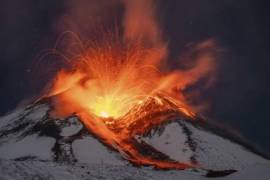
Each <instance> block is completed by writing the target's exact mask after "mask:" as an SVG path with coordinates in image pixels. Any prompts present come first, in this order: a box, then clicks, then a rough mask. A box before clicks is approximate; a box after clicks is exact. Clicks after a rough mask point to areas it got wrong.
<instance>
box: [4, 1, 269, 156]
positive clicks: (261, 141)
mask: <svg viewBox="0 0 270 180" xmlns="http://www.w3.org/2000/svg"><path fill="white" fill-rule="evenodd" d="M65 2H66V1H64V0H58V1H55V0H46V1H44V0H25V1H22V0H1V1H0V25H1V28H0V84H1V88H0V95H1V101H0V114H1V115H3V114H5V113H6V112H8V111H10V110H12V109H14V108H15V107H16V105H17V104H18V103H19V102H20V101H21V100H22V99H25V98H29V97H31V96H32V95H33V94H36V93H38V92H39V91H40V89H42V87H43V85H44V84H45V83H46V80H47V79H48V78H47V79H46V78H44V75H43V77H41V78H40V79H39V76H35V74H34V73H33V72H31V71H29V69H31V68H32V67H33V61H34V60H35V59H36V56H37V55H38V54H39V53H40V52H41V51H42V50H44V49H46V48H50V47H52V46H53V45H54V42H55V41H56V39H57V37H58V36H59V32H57V31H55V24H56V22H57V21H59V19H60V17H62V16H63V15H64V14H65V13H66V6H65ZM160 9H161V12H160V13H159V15H160V16H162V22H163V29H164V31H165V33H166V36H167V37H168V39H169V42H170V48H171V50H172V54H174V53H175V54H176V53H177V54H179V51H180V52H181V49H183V47H185V45H186V44H188V43H190V42H199V41H202V40H205V39H208V38H212V37H214V38H215V39H217V40H218V43H219V44H220V45H221V46H222V48H224V49H225V53H224V55H223V57H221V58H220V59H219V60H218V63H219V71H218V75H217V76H218V77H217V79H218V81H217V82H216V84H215V85H214V87H213V88H212V89H211V90H209V91H206V92H204V95H203V97H202V98H207V99H210V100H211V102H212V103H211V108H210V109H209V110H208V111H207V112H206V114H207V116H208V117H210V119H212V120H214V121H217V122H221V123H222V124H225V125H229V126H231V127H233V128H235V129H237V130H238V131H239V132H240V133H241V134H243V135H244V136H245V137H246V138H247V139H248V140H250V141H251V142H253V143H255V144H257V145H258V146H260V147H261V148H262V149H263V150H264V151H265V152H268V153H269V152H270V140H269V138H270V132H269V126H270V119H269V108H270V105H269V103H270V95H269V92H270V83H269V77H270V71H269V70H268V68H269V65H270V59H269V57H270V48H269V44H268V41H267V40H268V39H269V38H268V36H269V32H270V31H269V30H270V28H269V27H270V20H269V18H270V15H269V14H268V12H270V11H269V9H267V4H266V3H265V4H264V3H263V1H256V0H253V1H251V0H238V1H235V0H219V1H216V0H204V1H202V0H165V1H162V3H161V6H160ZM38 68H41V67H40V66H39V67H38ZM35 71H39V69H35ZM33 79H35V80H33ZM37 79H39V81H37ZM33 81H35V82H33Z"/></svg>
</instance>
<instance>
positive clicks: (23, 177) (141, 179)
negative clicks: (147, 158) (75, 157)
mask: <svg viewBox="0 0 270 180" xmlns="http://www.w3.org/2000/svg"><path fill="white" fill-rule="evenodd" d="M269 170H270V166H269V165H266V164H257V165H255V166H251V167H248V168H246V169H245V170H243V171H240V172H237V173H234V174H232V175H229V176H226V177H219V178H207V177H205V174H204V172H203V171H198V172H197V171H193V170H183V171H176V170H169V171H162V170H154V169H152V168H149V167H143V168H137V167H133V166H128V165H127V166H117V165H110V164H83V163H76V164H63V163H61V164H59V163H54V162H42V161H10V160H9V161H3V160H0V174H1V177H0V179H1V180H18V179H20V180H28V179H44V180H45V179H46V180H74V179H80V180H89V179H91V180H111V179H114V180H127V179H128V180H164V179H166V180H180V179H183V180H204V179H213V180H242V179H244V180H254V179H258V180H269V179H270V173H269V172H270V171H269Z"/></svg>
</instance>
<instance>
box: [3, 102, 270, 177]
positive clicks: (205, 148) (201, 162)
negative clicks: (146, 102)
mask: <svg viewBox="0 0 270 180" xmlns="http://www.w3.org/2000/svg"><path fill="white" fill-rule="evenodd" d="M49 111H50V106H49V105H48V103H39V104H36V105H33V106H28V107H26V108H25V109H18V110H16V111H14V112H12V113H10V114H8V115H7V116H4V117H1V118H0V174H1V177H0V179H33V178H38V179H57V180H59V179H65V180H66V179H67V180H69V179H142V180H144V179H158V180H159V179H172V180H173V179H185V180H189V179H194V180H196V179H206V178H208V177H219V178H220V179H225V180H227V179H232V180H235V179H246V175H248V178H251V179H252V178H253V179H254V177H257V178H259V179H262V180H268V179H270V173H268V172H269V170H270V164H269V160H266V159H264V158H263V157H261V156H260V155H258V154H256V153H253V152H251V151H249V150H248V149H246V148H244V147H243V146H242V145H241V144H238V143H236V142H234V141H231V140H230V139H229V138H227V137H226V136H220V135H218V134H217V133H215V132H213V131H212V130H211V129H206V128H204V127H202V126H200V124H195V123H192V122H189V121H186V120H182V119H178V120H173V121H170V122H169V123H166V124H162V125H160V126H158V127H156V128H153V129H152V130H150V131H149V132H148V133H146V134H144V135H143V136H142V135H136V136H135V137H134V140H136V141H137V142H138V143H139V144H147V145H149V147H151V148H152V149H153V150H156V151H157V152H160V153H162V154H164V155H165V156H167V157H169V158H170V159H171V160H174V161H178V162H186V163H190V164H196V165H198V167H200V168H196V169H187V170H183V171H176V170H170V171H158V170H154V169H152V167H143V168H138V167H134V166H133V165H132V164H130V163H129V162H128V161H126V160H125V159H124V158H123V157H122V156H124V155H123V154H121V153H119V152H116V151H113V150H111V149H109V148H108V147H107V146H105V145H103V144H102V143H101V142H100V141H99V140H98V139H96V138H95V137H93V136H92V135H91V134H90V133H89V132H88V131H87V130H86V129H85V128H84V126H83V124H82V123H81V122H80V120H79V119H78V118H77V117H76V116H74V115H70V116H69V117H67V118H65V119H52V118H51V117H49V115H48V112H49ZM223 176H224V177H223ZM221 177H222V178H221Z"/></svg>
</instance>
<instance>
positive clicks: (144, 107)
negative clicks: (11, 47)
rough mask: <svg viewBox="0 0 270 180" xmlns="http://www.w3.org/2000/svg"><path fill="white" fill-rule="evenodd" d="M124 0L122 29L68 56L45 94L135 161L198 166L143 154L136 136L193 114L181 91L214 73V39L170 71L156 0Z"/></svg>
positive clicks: (161, 165) (63, 113)
mask: <svg viewBox="0 0 270 180" xmlns="http://www.w3.org/2000/svg"><path fill="white" fill-rule="evenodd" d="M123 2H124V3H125V6H126V14H125V18H124V22H123V26H124V32H123V34H122V35H119V34H117V35H115V36H114V35H111V34H109V35H108V34H104V36H102V37H100V39H98V40H97V39H95V40H92V41H91V40H90V43H89V42H88V43H89V44H90V45H89V44H88V45H87V46H86V47H84V50H83V52H81V53H80V54H78V55H77V56H76V57H74V58H73V59H71V60H70V66H71V68H70V69H69V70H67V69H65V70H64V69H63V70H61V71H59V72H58V73H57V75H56V77H55V78H54V80H53V82H52V87H51V89H50V90H49V94H48V95H47V96H50V97H54V98H53V100H54V102H53V103H54V111H53V112H52V115H54V116H68V115H70V114H74V113H75V114H76V115H77V116H78V117H79V118H80V119H81V121H82V122H83V123H84V125H85V127H87V128H88V129H89V131H91V133H93V134H95V135H96V136H97V137H98V138H99V139H100V140H101V141H103V142H104V143H105V144H107V145H108V146H110V147H112V148H113V149H115V150H117V151H119V152H120V153H121V154H122V156H123V157H124V158H126V159H128V160H129V161H130V162H132V163H135V164H138V165H152V166H155V167H157V168H177V169H183V168H190V167H194V166H196V165H194V164H185V163H181V162H174V161H170V160H158V159H155V158H153V157H151V156H150V155H143V153H142V152H141V151H140V148H139V147H138V145H136V143H135V139H134V136H135V135H142V134H144V133H145V132H148V131H149V130H150V129H151V128H154V127H155V126H158V125H159V124H161V123H164V122H166V121H169V120H170V119H172V118H175V117H185V118H188V119H194V117H195V113H194V112H193V111H192V107H191V106H190V105H188V103H187V101H186V99H185V96H184V93H183V91H184V90H185V89H186V87H188V86H190V85H192V84H195V83H196V82H197V81H198V80H199V79H200V78H203V77H206V76H208V75H212V73H213V72H214V69H215V68H214V67H215V64H214V61H213V57H212V54H211V53H209V51H207V50H208V49H209V48H211V47H212V46H213V41H211V40H210V41H206V42H204V43H202V44H199V45H198V46H196V47H195V48H194V49H195V51H198V52H200V51H201V50H202V52H203V53H201V52H200V53H197V56H198V57H196V61H194V62H193V63H190V64H192V66H189V68H188V69H186V70H170V68H169V67H168V66H167V64H166V61H165V60H167V53H168V48H167V43H166V42H164V41H163V40H162V38H161V31H160V29H159V28H158V25H157V22H156V20H155V18H154V14H155V13H154V10H153V9H151V10H149V8H151V7H153V6H152V1H151V0H149V1H145V0H123ZM141 23H143V25H140V24H141Z"/></svg>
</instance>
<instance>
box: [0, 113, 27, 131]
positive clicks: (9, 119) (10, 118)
mask: <svg viewBox="0 0 270 180" xmlns="http://www.w3.org/2000/svg"><path fill="white" fill-rule="evenodd" d="M23 112H24V108H20V109H16V110H14V111H12V112H10V113H8V114H7V115H5V116H2V117H0V119H1V121H0V128H1V127H4V126H6V125H7V124H9V123H10V122H12V121H13V120H14V119H17V118H18V117H19V116H20V114H21V113H23Z"/></svg>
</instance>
